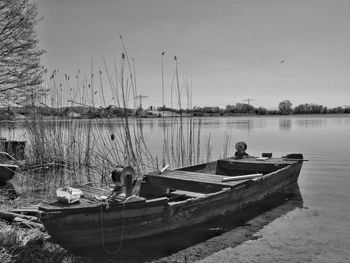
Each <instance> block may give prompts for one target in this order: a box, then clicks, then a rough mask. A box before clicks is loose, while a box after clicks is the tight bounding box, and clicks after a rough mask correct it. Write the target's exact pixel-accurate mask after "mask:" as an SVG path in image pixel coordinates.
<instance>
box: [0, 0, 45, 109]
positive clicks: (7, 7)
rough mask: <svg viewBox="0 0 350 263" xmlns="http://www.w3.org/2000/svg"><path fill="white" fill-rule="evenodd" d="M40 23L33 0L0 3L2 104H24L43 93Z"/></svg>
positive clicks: (0, 0) (3, 1) (2, 1)
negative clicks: (38, 28)
mask: <svg viewBox="0 0 350 263" xmlns="http://www.w3.org/2000/svg"><path fill="white" fill-rule="evenodd" d="M38 21H39V17H38V9H37V6H36V4H35V3H32V2H30V0H0V102H1V101H2V102H15V103H22V102H24V101H25V100H27V101H28V99H30V98H33V97H36V96H38V95H40V93H41V92H43V90H42V89H41V87H40V85H41V84H42V82H43V71H44V69H43V67H42V66H41V64H40V56H41V55H42V54H43V53H44V50H43V49H41V48H40V47H39V41H38V38H37V35H36V32H35V30H34V26H35V25H36V24H37V23H38Z"/></svg>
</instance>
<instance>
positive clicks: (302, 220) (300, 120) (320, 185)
mask: <svg viewBox="0 0 350 263" xmlns="http://www.w3.org/2000/svg"><path fill="white" fill-rule="evenodd" d="M200 120H201V135H200V136H201V138H202V142H203V145H201V151H202V152H201V153H202V155H201V160H205V158H206V157H205V156H206V155H207V153H206V143H205V142H206V141H207V139H208V138H209V137H210V142H211V157H212V159H215V158H216V157H220V156H223V154H224V150H223V144H224V142H225V140H227V139H229V140H230V142H229V145H230V147H229V149H228V153H229V154H233V153H234V144H235V142H237V141H242V140H243V141H245V142H246V143H247V145H248V150H247V152H248V153H249V154H250V155H254V156H259V155H261V153H262V152H272V153H273V155H274V156H282V155H285V154H287V153H302V154H303V155H304V158H305V159H308V160H309V161H308V162H304V165H303V168H302V170H301V174H300V177H299V189H300V194H301V198H302V204H301V205H295V206H293V207H292V208H291V207H290V206H289V207H288V210H287V211H284V212H283V213H280V214H279V216H270V217H269V214H266V213H269V212H268V211H267V212H264V213H265V214H264V213H263V212H262V214H261V215H259V214H258V215H254V218H250V220H258V221H259V220H260V219H264V220H263V223H261V226H260V227H259V228H258V229H257V230H256V231H254V233H253V234H251V235H250V237H249V238H245V239H240V240H241V241H239V240H238V239H237V240H238V241H237V242H235V243H234V245H232V242H231V243H225V242H224V241H223V240H221V241H220V237H215V240H216V241H215V242H218V243H220V244H224V245H222V246H221V247H220V246H217V243H215V242H214V243H211V242H213V240H207V241H204V242H201V243H199V244H189V246H191V247H190V248H187V249H186V255H187V257H186V258H188V259H189V260H190V259H191V258H192V259H193V260H195V259H196V260H197V259H201V260H202V262H350V249H349V248H350V207H349V202H350V190H349V187H350V139H349V134H350V116H349V115H303V116H266V117H222V118H216V117H215V118H214V117H208V118H201V119H200ZM195 121H199V119H195ZM166 122H168V123H167V125H168V126H170V127H171V121H170V120H169V121H168V120H166ZM97 125H98V124H97ZM163 127H164V124H163V121H162V120H161V119H143V120H142V130H143V134H144V138H145V141H146V143H147V145H148V147H149V150H150V152H151V153H152V154H153V155H159V156H160V155H161V153H162V134H163ZM0 129H1V130H0V132H1V133H0V135H1V136H7V135H8V136H10V137H12V138H16V137H18V138H19V139H23V138H24V139H25V136H26V135H25V134H23V131H22V133H21V129H19V128H16V129H14V130H8V128H4V127H2V128H0ZM22 191H23V194H24V195H25V190H22ZM282 206H283V205H282ZM276 209H277V210H276ZM278 209H281V208H279V207H278V206H277V207H274V208H272V209H271V211H278ZM271 211H270V212H271ZM266 218H268V219H266ZM243 225H244V224H243ZM237 231H238V230H237V229H231V230H230V231H228V232H226V233H225V234H224V235H222V237H221V238H225V239H230V240H234V239H236V238H237V237H236V235H237ZM225 244H227V245H225ZM201 246H202V248H203V247H206V249H207V250H208V251H212V252H211V253H209V255H208V253H204V252H203V253H202V256H201V255H197V256H196V255H192V254H191V253H193V254H195V253H197V254H198V253H199V254H200V252H198V249H200V247H201ZM213 246H217V249H213ZM162 256H167V255H162ZM182 256H183V254H181V251H180V252H179V254H178V257H176V256H175V257H174V258H175V259H177V260H178V261H179V262H180V261H181V262H183V259H181V257H182ZM175 259H174V260H175ZM168 260H169V258H168ZM166 261H167V260H166V259H164V261H162V260H160V262H166ZM189 262H190V261H189Z"/></svg>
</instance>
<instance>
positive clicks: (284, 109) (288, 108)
mask: <svg viewBox="0 0 350 263" xmlns="http://www.w3.org/2000/svg"><path fill="white" fill-rule="evenodd" d="M292 106H293V104H292V103H291V102H290V101H289V100H284V101H281V102H280V103H279V104H278V109H279V111H280V113H281V114H283V115H286V114H290V113H292V111H293V109H292Z"/></svg>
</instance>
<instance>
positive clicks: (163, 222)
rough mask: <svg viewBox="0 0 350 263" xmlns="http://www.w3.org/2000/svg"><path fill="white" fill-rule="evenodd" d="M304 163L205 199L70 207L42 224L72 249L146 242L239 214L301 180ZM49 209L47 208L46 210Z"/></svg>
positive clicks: (43, 215)
mask: <svg viewBox="0 0 350 263" xmlns="http://www.w3.org/2000/svg"><path fill="white" fill-rule="evenodd" d="M301 166H302V162H294V163H293V164H291V165H287V166H285V167H283V168H281V169H279V170H277V171H275V172H272V173H269V174H266V175H264V176H263V177H261V178H257V179H254V180H247V181H244V182H242V183H240V184H237V185H235V186H233V187H232V188H224V189H222V190H221V191H219V192H215V193H208V194H205V195H203V196H202V197H200V198H193V199H187V200H184V201H181V202H169V201H168V200H167V198H159V199H153V200H146V201H145V200H144V201H143V202H142V201H140V202H130V203H123V204H110V206H109V208H108V207H107V206H105V205H88V204H86V205H85V207H83V208H81V205H80V206H77V207H76V208H75V206H74V205H73V206H71V208H70V209H57V210H56V211H53V210H52V209H51V210H46V211H45V210H44V211H43V212H42V213H41V221H42V222H43V224H44V225H45V227H46V229H47V231H48V233H49V234H50V235H51V236H52V238H53V240H54V241H55V242H56V243H58V244H60V245H61V246H63V247H64V248H66V249H68V250H72V251H74V250H81V249H83V248H84V247H91V246H103V245H105V244H108V243H118V242H120V241H121V240H123V241H125V242H127V241H131V240H138V239H144V238H147V237H151V236H155V235H160V234H164V233H167V232H171V231H176V230H181V229H184V228H187V227H191V226H195V225H198V224H201V223H203V222H206V221H209V220H212V219H214V218H217V217H221V216H224V215H225V214H228V213H233V212H235V211H239V210H241V209H242V208H245V207H248V206H250V205H251V204H253V203H255V202H258V201H259V200H262V199H264V198H266V197H268V196H270V195H271V194H273V193H275V192H277V191H279V190H281V189H283V188H285V187H287V186H289V185H291V184H293V183H295V182H297V180H298V177H299V173H300V169H301ZM43 207H44V206H43Z"/></svg>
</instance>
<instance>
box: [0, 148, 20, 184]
mask: <svg viewBox="0 0 350 263" xmlns="http://www.w3.org/2000/svg"><path fill="white" fill-rule="evenodd" d="M18 169H19V167H18V165H16V160H15V159H14V158H13V157H12V156H11V155H9V154H8V153H6V152H0V185H3V184H6V182H7V181H9V180H11V179H12V178H13V176H14V175H15V173H16V172H17V171H18Z"/></svg>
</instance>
